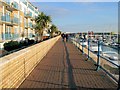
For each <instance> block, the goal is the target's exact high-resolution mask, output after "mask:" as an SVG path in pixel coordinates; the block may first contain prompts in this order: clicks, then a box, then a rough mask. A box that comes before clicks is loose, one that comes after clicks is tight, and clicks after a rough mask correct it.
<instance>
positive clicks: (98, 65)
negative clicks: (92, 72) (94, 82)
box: [96, 41, 100, 71]
mask: <svg viewBox="0 0 120 90" xmlns="http://www.w3.org/2000/svg"><path fill="white" fill-rule="evenodd" d="M99 69H100V41H98V53H97V68H96V70H97V71H98V70H99Z"/></svg>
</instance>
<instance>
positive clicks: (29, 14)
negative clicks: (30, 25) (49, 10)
mask: <svg viewBox="0 0 120 90" xmlns="http://www.w3.org/2000/svg"><path fill="white" fill-rule="evenodd" d="M24 15H25V16H26V17H32V12H28V13H26V12H25V13H24Z"/></svg>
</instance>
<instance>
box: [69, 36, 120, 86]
mask: <svg viewBox="0 0 120 90" xmlns="http://www.w3.org/2000/svg"><path fill="white" fill-rule="evenodd" d="M70 40H71V41H72V42H73V43H74V44H75V45H76V46H77V44H78V48H79V49H81V48H80V46H82V49H81V50H82V52H83V53H84V48H85V49H87V50H88V51H87V52H88V53H87V55H88V58H89V57H90V58H91V56H90V55H89V52H92V53H93V54H95V55H96V56H97V59H98V60H97V62H96V66H97V67H99V68H101V69H102V70H103V71H105V72H106V73H107V74H108V75H109V76H110V77H111V78H112V79H113V80H114V81H116V82H117V83H118V88H119V83H120V80H119V78H120V65H117V64H116V63H114V62H112V61H110V60H109V59H108V58H106V57H104V56H102V55H101V54H100V50H99V46H100V45H102V44H101V43H100V41H98V42H99V43H97V45H98V51H99V52H98V53H95V52H94V51H92V50H91V49H89V46H88V47H84V46H83V43H82V44H81V43H80V42H79V41H78V40H75V39H74V38H70ZM82 41H83V40H82ZM87 41H88V45H90V44H89V40H87ZM99 58H101V59H103V60H105V61H107V62H108V63H110V64H112V65H114V66H115V67H116V69H118V73H119V78H118V79H117V78H116V77H115V76H114V75H113V74H112V73H110V72H109V71H107V70H106V69H105V67H104V66H102V65H101V64H100V61H101V59H99ZM92 59H93V58H92ZM96 70H99V69H98V68H96Z"/></svg>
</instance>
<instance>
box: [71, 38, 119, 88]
mask: <svg viewBox="0 0 120 90" xmlns="http://www.w3.org/2000/svg"><path fill="white" fill-rule="evenodd" d="M70 40H71V42H72V43H73V44H74V45H75V46H76V47H77V48H79V49H80V50H81V51H82V53H83V54H86V55H87V58H88V59H87V60H92V61H94V63H95V66H96V71H98V70H100V69H102V70H103V71H105V72H106V74H108V76H110V77H111V78H112V79H113V80H114V81H115V82H116V83H118V89H119V88H120V65H119V58H118V61H112V60H110V59H109V58H108V57H105V56H103V55H102V53H101V51H100V46H104V45H103V44H102V43H101V41H97V42H96V45H97V53H96V52H94V51H93V50H91V49H90V47H91V43H92V42H91V40H90V39H88V40H86V41H87V45H84V39H82V42H81V43H80V40H78V39H75V38H70ZM118 55H119V54H118ZM116 62H117V63H116Z"/></svg>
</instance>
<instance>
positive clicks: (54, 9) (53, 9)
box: [33, 3, 71, 18]
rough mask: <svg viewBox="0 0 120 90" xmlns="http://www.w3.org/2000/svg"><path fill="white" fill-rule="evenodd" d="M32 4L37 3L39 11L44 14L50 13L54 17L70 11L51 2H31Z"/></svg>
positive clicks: (62, 15) (65, 14)
mask: <svg viewBox="0 0 120 90" xmlns="http://www.w3.org/2000/svg"><path fill="white" fill-rule="evenodd" d="M33 4H35V5H37V7H38V8H39V10H40V11H41V12H42V11H43V12H44V13H45V14H47V15H50V16H52V17H54V18H56V17H64V16H67V15H68V14H69V13H71V12H70V10H69V9H67V8H62V7H58V6H54V5H53V3H44V4H43V3H38V4H37V3H33Z"/></svg>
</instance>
